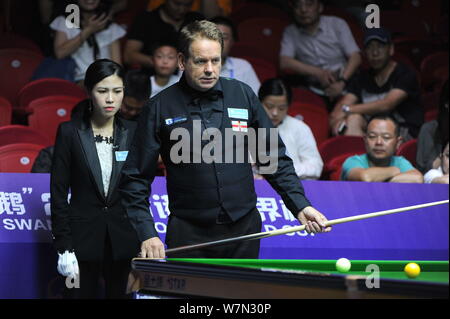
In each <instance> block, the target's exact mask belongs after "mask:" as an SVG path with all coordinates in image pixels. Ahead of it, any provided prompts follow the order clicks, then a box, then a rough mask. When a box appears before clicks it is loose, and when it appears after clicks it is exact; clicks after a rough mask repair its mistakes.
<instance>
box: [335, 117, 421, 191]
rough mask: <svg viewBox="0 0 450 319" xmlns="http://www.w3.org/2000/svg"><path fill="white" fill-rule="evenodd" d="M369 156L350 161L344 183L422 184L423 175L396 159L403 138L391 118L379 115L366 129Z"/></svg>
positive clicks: (400, 159) (399, 158)
mask: <svg viewBox="0 0 450 319" xmlns="http://www.w3.org/2000/svg"><path fill="white" fill-rule="evenodd" d="M364 140H365V144H366V151H367V153H366V154H363V155H356V156H352V157H350V158H348V159H347V160H346V161H345V162H344V164H343V166H342V175H341V179H342V180H348V181H362V182H392V183H423V175H422V174H421V173H420V172H419V171H418V170H416V169H415V168H414V167H413V166H412V164H411V163H410V162H409V161H408V160H406V159H405V158H404V157H402V156H394V155H395V153H396V151H397V149H398V147H399V145H400V144H401V143H402V140H403V138H402V137H401V136H400V126H399V125H398V123H397V121H396V120H395V119H394V118H393V117H392V116H391V115H376V116H374V117H373V118H372V119H371V120H369V123H368V125H367V132H366V135H365V137H364Z"/></svg>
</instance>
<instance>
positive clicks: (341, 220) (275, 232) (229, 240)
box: [166, 200, 449, 255]
mask: <svg viewBox="0 0 450 319" xmlns="http://www.w3.org/2000/svg"><path fill="white" fill-rule="evenodd" d="M448 202H449V201H448V200H443V201H438V202H431V203H426V204H420V205H414V206H407V207H402V208H396V209H389V210H383V211H379V212H375V213H369V214H363V215H356V216H350V217H344V218H339V219H333V220H329V221H328V222H326V223H325V227H329V226H333V225H337V224H343V223H348V222H353V221H357V220H363V219H368V218H373V217H379V216H384V215H390V214H396V213H402V212H407V211H412V210H416V209H421V208H426V207H432V206H437V205H443V204H448ZM305 228H306V226H305V225H301V226H295V227H291V228H285V229H276V230H272V231H269V232H261V233H255V234H249V235H244V236H238V237H233V238H227V239H221V240H216V241H211V242H207V243H201V244H195V245H188V246H181V247H176V248H171V249H167V250H166V255H170V254H172V253H180V252H185V251H190V250H195V249H201V248H206V247H212V246H220V245H225V244H230V243H235V242H238V241H246V240H255V239H262V238H267V237H272V236H278V235H284V234H289V233H293V232H297V231H303V230H305Z"/></svg>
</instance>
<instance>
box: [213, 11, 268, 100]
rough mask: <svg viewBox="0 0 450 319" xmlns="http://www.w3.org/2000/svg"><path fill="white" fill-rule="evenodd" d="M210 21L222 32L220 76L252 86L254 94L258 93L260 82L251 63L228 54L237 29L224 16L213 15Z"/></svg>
mask: <svg viewBox="0 0 450 319" xmlns="http://www.w3.org/2000/svg"><path fill="white" fill-rule="evenodd" d="M211 22H213V23H215V24H217V27H218V28H219V29H220V31H222V34H223V42H224V43H223V44H224V45H223V54H222V70H221V72H220V76H223V77H227V78H232V79H236V80H239V81H241V82H244V83H245V84H247V85H248V86H250V87H251V88H252V90H253V92H255V94H258V91H259V87H260V86H261V82H260V81H259V79H258V76H257V75H256V72H255V70H254V69H253V67H252V65H251V64H250V63H249V62H248V61H246V60H244V59H241V58H235V57H230V56H228V55H229V54H230V51H231V48H232V47H233V44H234V42H235V41H237V39H238V34H237V30H236V27H235V26H234V24H233V22H232V21H231V20H230V19H228V18H225V17H215V18H214V19H212V20H211Z"/></svg>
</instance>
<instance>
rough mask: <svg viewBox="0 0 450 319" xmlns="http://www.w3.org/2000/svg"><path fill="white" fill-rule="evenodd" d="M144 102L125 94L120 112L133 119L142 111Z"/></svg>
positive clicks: (127, 118) (128, 118)
mask: <svg viewBox="0 0 450 319" xmlns="http://www.w3.org/2000/svg"><path fill="white" fill-rule="evenodd" d="M144 104H145V101H140V100H138V99H136V98H134V97H131V96H125V97H124V98H123V101H122V107H121V108H120V114H122V116H123V118H125V119H126V120H133V119H135V118H136V117H137V116H138V115H139V113H141V111H142V108H143V107H144Z"/></svg>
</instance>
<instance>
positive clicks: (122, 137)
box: [50, 116, 140, 261]
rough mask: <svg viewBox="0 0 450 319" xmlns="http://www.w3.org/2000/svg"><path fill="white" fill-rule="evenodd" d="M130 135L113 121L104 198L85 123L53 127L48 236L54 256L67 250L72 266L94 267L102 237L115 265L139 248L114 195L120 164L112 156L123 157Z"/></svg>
mask: <svg viewBox="0 0 450 319" xmlns="http://www.w3.org/2000/svg"><path fill="white" fill-rule="evenodd" d="M134 131H135V123H134V122H130V121H127V120H124V119H121V118H119V117H118V116H116V118H115V122H114V150H113V169H112V173H111V180H110V185H109V192H108V195H107V196H105V194H104V191H103V181H102V173H101V168H100V161H99V158H98V155H97V149H96V146H95V141H94V135H93V132H92V128H91V125H90V122H89V120H87V119H81V118H76V119H73V120H72V121H70V122H65V123H62V124H61V125H60V126H59V128H58V133H57V137H56V143H55V150H54V154H53V163H52V170H51V182H50V183H51V185H50V190H51V212H52V214H51V216H52V233H53V240H54V244H55V247H56V249H57V250H58V252H64V251H65V250H72V249H73V250H74V251H75V254H76V256H77V259H78V260H82V261H100V260H102V259H103V252H104V245H105V238H106V234H107V233H108V234H109V238H110V240H111V244H112V250H113V257H114V259H115V260H121V259H129V258H132V257H135V256H136V255H137V253H138V251H139V245H140V243H139V240H138V237H137V233H136V231H135V229H134V228H133V227H132V226H131V224H130V222H129V220H128V217H127V214H126V213H125V210H124V209H123V207H122V205H121V199H120V195H119V192H118V191H117V188H118V184H119V179H120V176H121V170H122V167H123V165H124V163H125V162H123V161H117V160H116V156H115V153H116V152H118V151H119V152H120V151H128V149H129V147H130V144H131V141H132V138H133V135H134ZM69 190H70V193H71V198H70V203H68V201H67V196H68V194H69Z"/></svg>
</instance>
